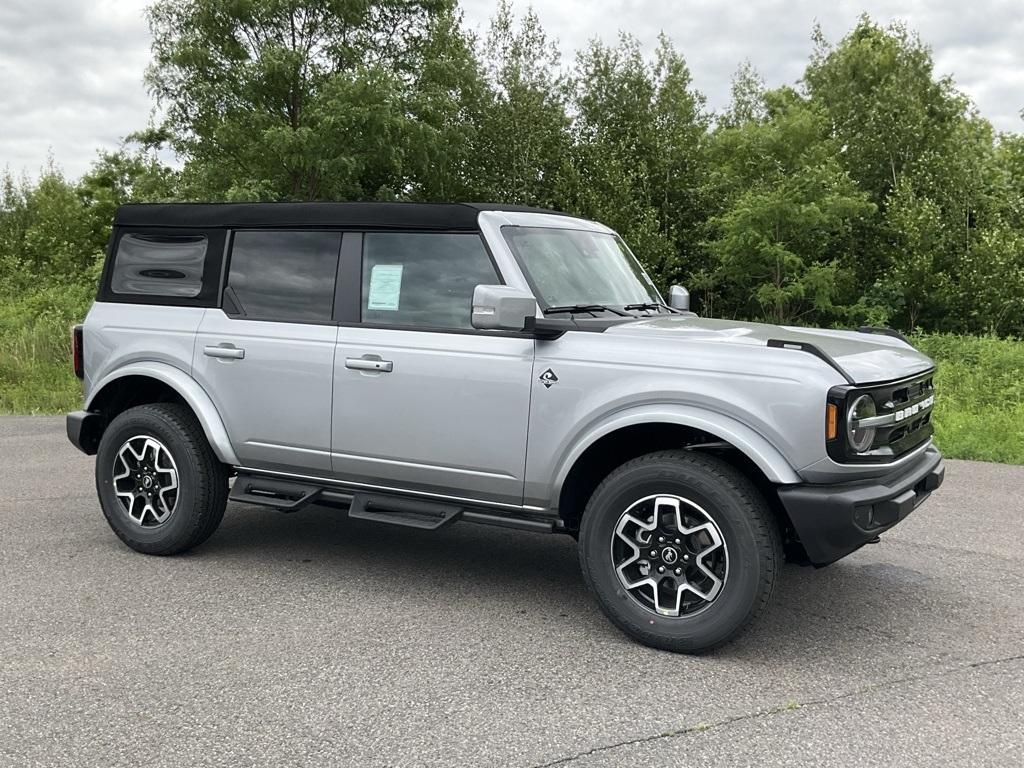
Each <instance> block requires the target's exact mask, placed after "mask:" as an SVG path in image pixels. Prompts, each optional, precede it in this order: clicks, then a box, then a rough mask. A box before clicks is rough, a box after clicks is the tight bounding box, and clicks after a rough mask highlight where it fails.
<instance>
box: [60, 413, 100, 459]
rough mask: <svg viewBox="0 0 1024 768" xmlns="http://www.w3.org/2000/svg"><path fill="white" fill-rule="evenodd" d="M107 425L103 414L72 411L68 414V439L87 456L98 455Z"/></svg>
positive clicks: (66, 427) (66, 425)
mask: <svg viewBox="0 0 1024 768" xmlns="http://www.w3.org/2000/svg"><path fill="white" fill-rule="evenodd" d="M106 426H107V420H106V419H105V418H104V417H103V416H102V415H101V414H99V413H92V412H91V411H72V412H71V413H69V414H68V415H67V419H66V423H65V429H66V430H67V433H68V440H70V441H71V444H72V445H73V446H75V448H77V449H78V450H80V451H81V452H82V453H84V454H85V455H86V456H95V455H96V452H97V451H98V450H99V448H100V438H101V437H103V430H104V429H106Z"/></svg>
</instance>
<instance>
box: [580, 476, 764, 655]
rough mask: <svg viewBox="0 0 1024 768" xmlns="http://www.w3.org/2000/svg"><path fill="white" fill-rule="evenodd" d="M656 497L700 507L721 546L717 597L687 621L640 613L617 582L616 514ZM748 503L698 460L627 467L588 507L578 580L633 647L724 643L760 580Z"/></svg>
mask: <svg viewBox="0 0 1024 768" xmlns="http://www.w3.org/2000/svg"><path fill="white" fill-rule="evenodd" d="M662 494H664V495H672V496H679V497H682V498H684V499H687V500H689V501H691V502H693V503H694V504H696V505H697V506H699V507H701V509H703V510H704V511H705V512H706V513H707V514H708V515H709V516H710V517H711V518H712V520H713V521H714V523H715V525H717V526H718V529H719V531H720V532H721V534H722V537H723V539H724V541H725V546H726V551H727V558H728V571H727V574H726V579H725V582H724V584H723V587H722V591H721V593H720V594H719V595H718V596H717V597H716V598H715V599H714V600H713V601H712V602H711V604H710V605H708V606H706V607H705V608H704V609H703V610H701V611H699V612H698V613H696V614H693V615H691V616H683V617H666V616H660V615H658V614H656V613H654V612H653V611H651V610H649V609H647V608H645V607H643V606H641V605H640V604H639V603H638V602H637V601H636V599H635V598H633V597H632V596H631V595H630V594H629V592H628V591H627V590H626V589H625V587H623V585H622V584H621V582H620V581H619V578H618V576H617V575H616V573H615V564H614V563H613V561H612V551H611V550H612V541H613V537H614V535H615V528H616V526H617V524H618V521H619V519H620V517H621V515H622V513H623V512H625V511H626V510H627V509H629V508H630V507H631V506H632V505H633V504H635V503H636V502H637V501H639V500H641V499H643V498H645V497H648V496H654V495H662ZM750 503H751V500H750V499H747V498H745V497H744V496H742V495H739V494H737V492H736V490H735V489H734V488H730V486H729V485H728V484H727V483H725V482H722V481H721V479H720V478H719V476H718V475H716V474H715V473H714V472H713V471H709V467H708V465H707V462H705V461H701V460H699V459H695V460H693V461H679V460H672V459H663V460H658V461H650V462H644V463H637V464H634V465H632V466H631V465H630V464H626V465H623V467H620V468H619V469H618V470H616V471H615V472H613V473H612V474H611V475H609V477H608V479H607V480H606V481H605V482H604V483H603V484H602V485H601V486H599V487H598V489H597V491H595V493H594V496H593V497H592V499H591V501H590V503H589V504H588V505H587V510H586V513H585V514H584V518H583V525H582V527H581V535H580V558H581V561H582V565H583V570H584V574H585V576H586V578H587V581H588V583H589V585H590V587H591V590H592V591H593V592H594V593H595V596H596V597H597V599H598V602H599V603H600V604H601V607H602V609H604V611H605V613H606V614H607V615H608V617H609V618H610V619H611V620H612V621H613V622H614V623H615V624H616V625H618V626H619V627H620V628H621V629H623V630H624V631H625V632H627V634H629V635H631V636H633V637H634V638H636V639H637V640H639V641H640V642H643V643H645V644H647V645H652V646H655V647H659V648H667V649H669V650H703V649H707V648H712V647H715V646H717V645H721V644H723V643H725V642H727V641H728V640H729V639H730V637H731V636H732V635H733V633H735V632H736V631H737V630H738V628H741V627H743V625H744V624H746V623H747V622H748V619H749V617H750V614H751V612H752V610H753V609H754V608H755V606H756V604H757V601H758V598H759V594H760V591H761V589H762V584H763V579H764V574H763V573H762V567H761V553H760V551H759V547H758V545H757V537H756V534H755V530H754V525H755V520H754V519H753V518H752V515H751V514H750V512H749V511H748V508H749V506H750Z"/></svg>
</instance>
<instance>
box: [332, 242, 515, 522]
mask: <svg viewBox="0 0 1024 768" xmlns="http://www.w3.org/2000/svg"><path fill="white" fill-rule="evenodd" d="M346 238H351V245H350V244H349V243H350V241H349V240H348V239H347V240H346V246H345V251H346V254H349V256H347V257H346V259H345V262H346V266H345V267H343V271H348V272H351V274H353V275H358V284H359V290H358V292H356V291H352V293H351V299H352V300H353V301H358V303H359V313H358V317H357V318H353V320H357V322H352V323H348V324H345V323H343V324H342V326H341V327H340V328H339V332H338V344H337V349H336V353H335V361H334V371H335V374H334V414H333V418H332V425H333V449H332V453H333V465H334V472H335V476H336V477H338V478H339V479H341V480H344V481H346V482H349V483H353V484H357V485H359V486H362V487H371V488H387V489H400V490H405V491H412V492H419V493H424V494H428V495H442V496H456V497H470V498H476V499H485V500H489V501H494V502H500V503H508V504H514V505H518V504H521V503H522V498H523V472H524V466H525V461H526V434H527V426H528V423H529V410H530V381H531V378H532V371H533V356H534V342H533V339H532V338H529V337H527V336H525V335H524V334H510V333H500V332H498V333H496V332H483V331H477V330H474V329H473V328H472V326H471V325H470V314H471V311H472V296H473V288H474V287H475V286H477V285H480V284H491V285H493V284H496V283H499V282H500V280H499V278H498V275H497V271H496V270H495V267H494V265H493V264H492V262H491V259H490V256H489V255H488V253H487V250H486V249H485V248H484V245H483V241H482V239H481V238H480V236H479V235H478V234H472V233H419V232H368V233H365V234H363V235H362V236H360V235H357V234H356V235H346ZM351 282H352V281H349V283H351Z"/></svg>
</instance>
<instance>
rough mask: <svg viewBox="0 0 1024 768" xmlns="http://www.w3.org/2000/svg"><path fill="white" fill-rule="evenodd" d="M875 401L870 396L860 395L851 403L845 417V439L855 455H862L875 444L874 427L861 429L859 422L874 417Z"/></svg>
mask: <svg viewBox="0 0 1024 768" xmlns="http://www.w3.org/2000/svg"><path fill="white" fill-rule="evenodd" d="M875 414H876V412H875V401H874V399H873V398H872V397H871V395H861V396H860V397H858V398H857V399H856V400H854V401H853V405H852V406H850V410H849V411H848V413H847V417H846V438H847V440H848V441H849V443H850V447H851V448H853V450H855V451H856V452H857V453H864V452H865V451H867V450H869V449H870V448H871V444H872V443H874V442H875V430H876V428H875V427H863V426H861V425H860V422H861V421H863V420H864V419H870V418H873V417H874V416H875Z"/></svg>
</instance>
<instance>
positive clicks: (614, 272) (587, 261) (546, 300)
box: [501, 227, 661, 309]
mask: <svg viewBox="0 0 1024 768" xmlns="http://www.w3.org/2000/svg"><path fill="white" fill-rule="evenodd" d="M501 231H502V234H503V235H504V236H505V240H506V241H507V242H508V244H509V247H510V248H511V249H512V252H513V253H514V254H515V255H516V257H517V258H518V259H519V263H520V264H521V265H522V267H523V270H524V271H525V272H526V277H527V279H528V280H529V281H530V284H531V285H532V287H533V289H534V291H535V292H536V295H537V297H538V298H539V299H540V300H541V303H542V307H543V308H545V309H546V308H548V307H562V306H572V305H577V304H580V305H583V304H587V305H592V304H607V305H610V306H618V307H623V306H627V305H630V304H661V296H659V295H658V291H657V289H656V288H655V287H654V284H653V283H652V282H651V280H650V278H649V277H647V274H646V273H645V272H644V270H643V267H641V266H640V264H639V263H638V262H637V260H636V258H635V257H634V256H633V254H632V253H630V252H629V249H628V248H627V247H626V245H625V243H623V242H622V241H621V240H620V239H619V238H618V237H615V236H614V235H608V234H604V233H602V232H588V231H586V230H580V229H554V228H550V229H549V228H546V227H502V229H501Z"/></svg>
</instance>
